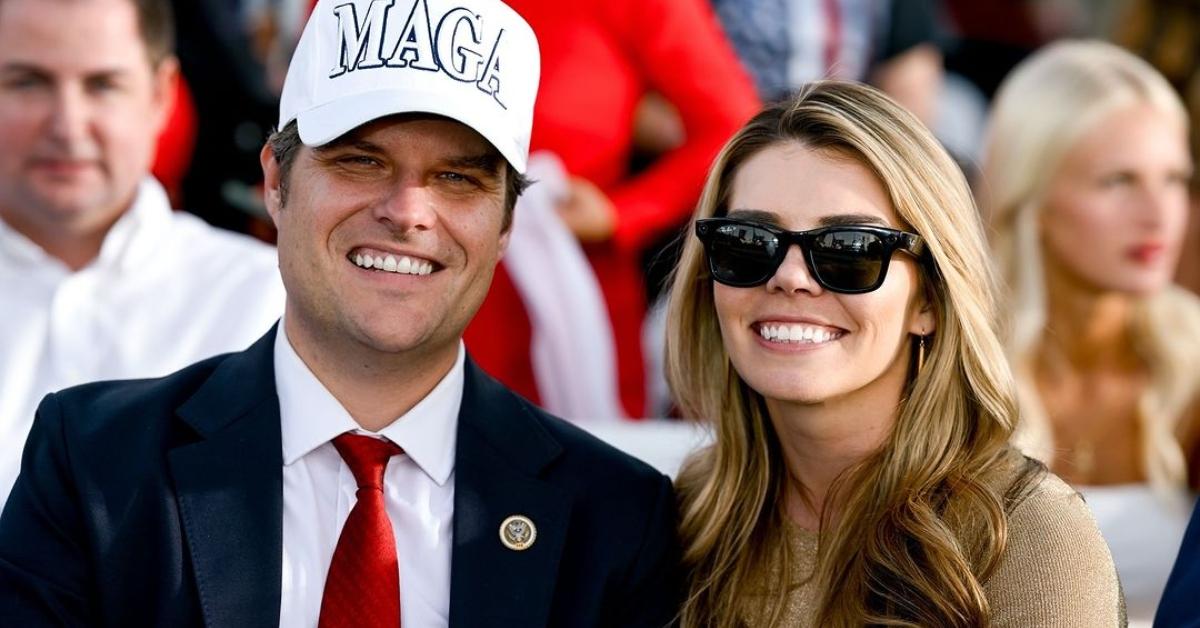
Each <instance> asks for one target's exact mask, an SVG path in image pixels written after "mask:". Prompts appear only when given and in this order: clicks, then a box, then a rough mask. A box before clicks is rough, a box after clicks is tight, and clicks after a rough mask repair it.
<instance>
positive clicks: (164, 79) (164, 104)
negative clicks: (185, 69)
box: [150, 56, 180, 133]
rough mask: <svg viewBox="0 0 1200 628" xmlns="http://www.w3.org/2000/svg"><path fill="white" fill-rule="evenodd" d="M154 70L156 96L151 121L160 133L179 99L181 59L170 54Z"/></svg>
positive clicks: (154, 95) (154, 96) (152, 69)
mask: <svg viewBox="0 0 1200 628" xmlns="http://www.w3.org/2000/svg"><path fill="white" fill-rule="evenodd" d="M151 71H152V72H153V77H152V80H153V81H154V85H153V86H152V89H153V90H154V91H153V98H154V119H153V120H151V121H150V123H151V124H153V125H154V129H155V130H156V131H157V132H158V133H162V131H163V129H164V128H166V126H167V120H168V119H169V118H170V116H171V113H172V112H174V111H175V105H176V101H177V100H178V99H179V96H180V93H179V80H180V79H179V60H178V59H176V58H175V57H174V56H169V57H167V58H165V59H163V60H162V61H159V62H158V65H157V66H155V67H153V68H151Z"/></svg>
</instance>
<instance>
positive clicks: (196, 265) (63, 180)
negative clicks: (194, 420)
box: [0, 0, 283, 505]
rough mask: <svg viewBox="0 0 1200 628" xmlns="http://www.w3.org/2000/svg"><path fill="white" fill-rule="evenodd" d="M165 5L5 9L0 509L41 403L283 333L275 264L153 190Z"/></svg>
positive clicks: (0, 38)
mask: <svg viewBox="0 0 1200 628" xmlns="http://www.w3.org/2000/svg"><path fill="white" fill-rule="evenodd" d="M171 20H172V18H171V12H170V7H169V4H168V3H167V2H165V1H164V0H79V1H64V0H0V146H3V150H0V294H2V295H3V297H0V304H2V306H0V443H2V445H0V505H2V504H3V503H4V501H6V500H7V497H8V493H9V490H10V487H11V485H12V483H13V481H14V480H15V478H16V475H17V469H18V466H19V463H20V458H21V443H23V442H24V441H25V435H26V433H27V432H28V430H29V426H30V423H31V421H32V420H33V415H34V410H35V408H36V405H37V403H38V401H39V400H40V399H41V398H42V396H43V395H45V394H46V393H48V392H50V391H52V390H57V389H59V388H64V387H67V386H71V385H75V384H79V383H83V382H87V381H92V380H97V379H113V378H126V377H148V376H154V375H163V374H166V373H168V372H170V371H173V370H175V369H177V368H180V367H182V366H183V365H185V364H188V363H190V362H192V361H194V360H197V359H200V358H203V357H208V356H210V355H213V354H216V353H221V352H226V351H232V350H235V349H241V348H244V347H245V346H246V345H247V344H249V343H250V342H251V341H252V340H253V339H254V338H256V337H258V336H259V335H260V334H262V333H263V332H264V331H266V330H267V328H268V327H269V326H270V324H271V323H272V322H273V321H274V320H275V319H277V318H278V316H279V314H280V313H281V312H282V309H283V289H282V285H281V284H280V281H279V278H278V270H277V268H276V266H277V264H276V259H275V253H274V250H273V249H271V247H269V246H266V245H263V244H260V243H258V242H255V241H253V240H251V239H249V238H245V237H242V236H238V235H234V234H232V233H228V232H224V231H220V230H217V229H214V228H212V227H210V226H208V225H206V224H205V223H203V222H202V221H200V220H199V219H197V218H195V217H193V216H190V215H188V214H184V213H182V212H179V213H176V212H172V211H171V207H170V205H169V203H168V201H167V197H166V195H165V193H164V192H163V189H162V187H161V186H160V185H159V183H158V182H157V181H155V180H154V179H152V178H151V177H150V176H149V174H148V173H149V169H150V165H151V163H152V161H153V158H154V150H155V143H156V140H157V138H158V135H159V131H160V130H161V128H162V126H163V124H164V122H165V119H166V116H167V112H168V110H169V109H170V105H171V97H172V95H173V94H174V91H175V84H176V80H177V67H178V64H177V62H176V60H175V58H174V56H173V55H172V46H173V40H174V37H173V30H172V21H171Z"/></svg>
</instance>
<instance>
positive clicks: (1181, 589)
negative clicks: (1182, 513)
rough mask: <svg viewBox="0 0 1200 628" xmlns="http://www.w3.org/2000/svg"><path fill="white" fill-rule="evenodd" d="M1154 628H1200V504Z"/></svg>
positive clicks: (1189, 527)
mask: <svg viewBox="0 0 1200 628" xmlns="http://www.w3.org/2000/svg"><path fill="white" fill-rule="evenodd" d="M1154 628H1200V501H1197V502H1196V508H1195V509H1194V510H1193V511H1192V520H1191V521H1190V522H1189V523H1188V528H1187V532H1186V533H1185V534H1184V535H1183V544H1182V545H1181V546H1180V547H1179V556H1178V557H1177V558H1176V559H1175V566H1174V567H1173V568H1172V569H1171V577H1170V579H1168V580H1167V589H1166V591H1164V592H1163V597H1162V601H1160V602H1159V603H1158V612H1157V613H1155V615H1154Z"/></svg>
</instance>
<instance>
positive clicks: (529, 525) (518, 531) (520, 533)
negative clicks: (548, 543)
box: [500, 515, 537, 552]
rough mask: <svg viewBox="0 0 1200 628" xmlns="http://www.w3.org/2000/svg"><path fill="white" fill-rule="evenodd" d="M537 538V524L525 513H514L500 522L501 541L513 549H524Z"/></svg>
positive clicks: (530, 545)
mask: <svg viewBox="0 0 1200 628" xmlns="http://www.w3.org/2000/svg"><path fill="white" fill-rule="evenodd" d="M536 540H537V526H535V525H533V521H531V520H530V519H529V517H526V516H524V515H512V516H511V517H509V518H507V519H505V520H504V523H501V524H500V542H501V543H503V544H504V547H507V548H508V549H510V550H513V551H517V552H520V551H524V550H527V549H529V548H530V547H532V546H533V542H534V541H536Z"/></svg>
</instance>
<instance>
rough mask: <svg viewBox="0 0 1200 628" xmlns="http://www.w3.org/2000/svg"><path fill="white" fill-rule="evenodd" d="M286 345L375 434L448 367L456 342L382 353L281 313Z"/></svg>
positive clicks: (453, 358) (455, 352) (425, 391)
mask: <svg viewBox="0 0 1200 628" xmlns="http://www.w3.org/2000/svg"><path fill="white" fill-rule="evenodd" d="M284 331H285V332H286V334H287V340H288V342H289V343H290V344H291V346H292V349H293V350H294V351H295V352H296V355H297V356H299V358H300V360H301V361H303V362H304V364H305V365H306V366H307V367H308V369H309V370H310V371H312V373H313V375H314V376H316V378H317V380H318V381H320V382H321V384H322V385H323V386H325V388H326V390H328V391H329V393H330V394H331V395H333V397H334V399H337V400H338V402H339V403H341V404H342V407H343V408H345V409H346V411H347V412H348V413H350V416H351V418H353V419H354V421H355V422H356V423H358V424H359V426H361V427H362V428H363V429H365V430H369V431H372V432H378V431H380V430H382V429H383V428H385V427H387V426H388V425H391V424H392V423H393V422H395V421H396V419H398V418H400V417H401V416H403V415H404V414H405V413H407V412H408V411H409V410H411V409H412V408H413V407H414V406H416V405H417V404H418V403H420V401H421V400H422V399H424V398H425V397H426V396H427V395H428V394H429V393H430V392H431V391H432V390H433V389H434V388H435V387H436V386H437V384H438V382H440V381H441V380H442V378H444V377H445V376H446V374H447V373H449V372H450V370H451V369H452V368H453V367H454V363H455V361H456V360H457V359H458V350H459V348H458V346H457V345H452V346H450V347H443V348H441V350H439V351H436V352H434V353H422V354H421V355H415V354H413V353H406V354H403V355H401V354H385V353H382V352H379V351H377V350H374V349H371V348H369V347H364V346H362V345H361V344H359V343H357V342H355V341H354V340H349V339H345V338H336V339H334V338H330V337H329V336H323V335H320V334H316V333H312V332H311V331H310V330H309V328H308V327H307V326H306V325H304V324H303V323H302V322H299V321H298V318H297V317H295V316H288V315H286V314H285V316H284Z"/></svg>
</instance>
